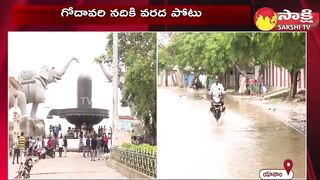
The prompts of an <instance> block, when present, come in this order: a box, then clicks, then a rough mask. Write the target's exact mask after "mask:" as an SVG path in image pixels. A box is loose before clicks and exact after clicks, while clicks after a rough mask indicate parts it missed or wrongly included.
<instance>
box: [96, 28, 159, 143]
mask: <svg viewBox="0 0 320 180" xmlns="http://www.w3.org/2000/svg"><path fill="white" fill-rule="evenodd" d="M108 39H109V41H108V43H107V46H106V54H105V55H104V57H103V56H100V58H96V61H102V60H103V61H104V62H105V63H106V64H107V65H109V66H112V62H111V59H112V58H111V57H112V35H111V34H110V35H109V36H108ZM156 47H157V40H156V34H155V33H119V55H118V56H119V63H120V64H122V66H120V67H121V68H119V72H120V73H119V74H120V75H121V76H124V88H123V92H122V93H123V100H125V101H128V102H129V106H130V107H131V110H132V114H133V115H135V116H136V117H137V118H139V119H141V120H143V122H144V126H145V137H146V142H147V143H149V144H152V145H155V144H156V139H157V131H156V129H157V126H156V124H157V119H156V118H157V116H156V104H157V103H156V76H157V74H156V49H157V48H156Z"/></svg>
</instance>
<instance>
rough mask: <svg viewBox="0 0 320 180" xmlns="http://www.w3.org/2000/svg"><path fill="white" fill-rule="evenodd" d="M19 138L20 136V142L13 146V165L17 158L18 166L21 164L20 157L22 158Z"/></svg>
mask: <svg viewBox="0 0 320 180" xmlns="http://www.w3.org/2000/svg"><path fill="white" fill-rule="evenodd" d="M19 138H20V136H18V137H17V139H18V141H17V142H14V144H13V159H12V164H14V159H15V157H17V164H19V156H20V148H19Z"/></svg>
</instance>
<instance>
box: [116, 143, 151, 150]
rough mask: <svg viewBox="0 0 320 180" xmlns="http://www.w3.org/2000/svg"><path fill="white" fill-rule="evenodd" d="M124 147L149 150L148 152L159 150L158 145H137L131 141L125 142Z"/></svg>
mask: <svg viewBox="0 0 320 180" xmlns="http://www.w3.org/2000/svg"><path fill="white" fill-rule="evenodd" d="M122 148H124V149H129V150H139V151H147V152H156V151H157V146H151V145H149V144H140V145H135V144H131V143H124V144H122Z"/></svg>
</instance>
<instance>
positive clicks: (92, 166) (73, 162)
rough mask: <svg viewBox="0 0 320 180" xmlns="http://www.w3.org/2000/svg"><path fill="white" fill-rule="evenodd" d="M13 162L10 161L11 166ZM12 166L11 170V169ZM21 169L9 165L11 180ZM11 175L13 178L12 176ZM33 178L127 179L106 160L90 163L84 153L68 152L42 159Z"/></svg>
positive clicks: (35, 167) (36, 164)
mask: <svg viewBox="0 0 320 180" xmlns="http://www.w3.org/2000/svg"><path fill="white" fill-rule="evenodd" d="M11 163H12V160H11V159H9V164H11ZM10 166H11V168H10ZM12 167H14V168H16V169H17V170H18V169H19V165H12V164H11V165H9V172H8V173H9V178H10V179H11V178H12V174H14V175H16V173H14V171H17V170H14V169H13V168H12ZM10 175H11V176H10ZM31 178H32V179H33V178H45V179H47V178H65V179H72V178H77V179H79V178H91V179H92V178H93V179H96V178H104V179H110V178H112V179H127V177H125V176H123V175H121V174H120V173H119V172H118V171H116V170H115V169H112V168H110V167H108V166H106V165H105V161H104V160H101V159H100V160H99V161H98V160H96V161H90V158H89V157H86V158H83V157H82V153H78V152H68V153H67V157H59V155H58V153H57V152H56V157H55V158H50V157H48V158H46V159H41V160H39V161H38V162H37V163H35V164H34V166H33V168H32V170H31Z"/></svg>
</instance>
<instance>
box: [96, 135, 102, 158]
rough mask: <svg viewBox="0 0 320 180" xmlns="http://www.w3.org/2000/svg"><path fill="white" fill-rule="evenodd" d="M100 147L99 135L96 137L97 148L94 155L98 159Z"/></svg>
mask: <svg viewBox="0 0 320 180" xmlns="http://www.w3.org/2000/svg"><path fill="white" fill-rule="evenodd" d="M100 149H101V139H100V136H98V137H97V148H96V157H97V158H98V160H100V156H101V153H100Z"/></svg>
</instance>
